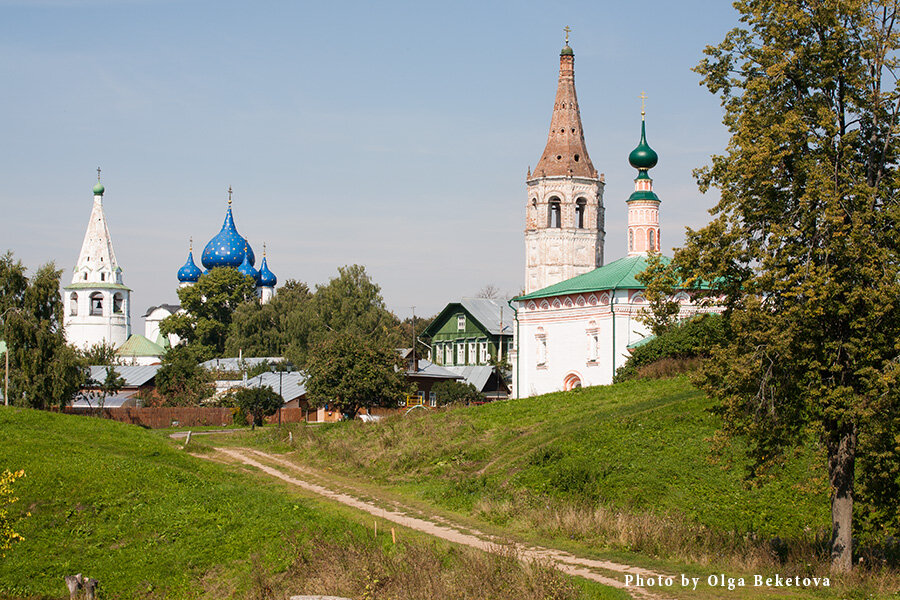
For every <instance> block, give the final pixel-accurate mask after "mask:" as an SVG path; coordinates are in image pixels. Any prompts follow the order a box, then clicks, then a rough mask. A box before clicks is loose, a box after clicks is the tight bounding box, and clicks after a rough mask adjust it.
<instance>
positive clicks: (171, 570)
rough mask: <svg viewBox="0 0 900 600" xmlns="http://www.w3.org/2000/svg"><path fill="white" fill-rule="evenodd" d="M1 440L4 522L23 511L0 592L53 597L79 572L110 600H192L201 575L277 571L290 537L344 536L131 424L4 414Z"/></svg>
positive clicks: (280, 495)
mask: <svg viewBox="0 0 900 600" xmlns="http://www.w3.org/2000/svg"><path fill="white" fill-rule="evenodd" d="M0 431H2V432H3V447H2V450H0V452H2V458H0V468H9V469H11V470H16V469H24V470H25V472H26V477H25V478H24V479H21V480H19V481H18V482H16V484H15V490H16V493H17V496H18V497H19V498H20V501H19V502H18V503H17V504H16V505H14V506H13V511H12V512H13V514H15V513H16V512H18V514H20V515H21V513H22V512H23V511H25V510H27V511H29V512H30V513H31V516H30V517H27V518H25V519H23V520H21V521H20V522H19V524H18V526H17V529H18V530H19V532H20V533H22V535H24V536H25V541H24V542H22V543H19V544H17V545H16V546H15V547H14V548H13V551H12V552H11V553H9V555H8V556H7V557H6V558H4V559H3V560H2V563H0V594H5V595H9V596H14V597H15V596H20V597H27V596H35V595H38V596H53V597H58V596H60V595H61V592H62V591H63V590H64V589H65V588H64V586H63V583H62V577H63V576H64V575H73V574H75V573H78V572H81V573H84V574H85V575H90V576H91V577H95V578H97V579H99V580H100V581H101V582H102V585H103V589H104V594H105V595H106V596H107V597H121V598H130V597H144V596H146V595H158V596H168V597H194V596H200V595H202V591H203V590H202V584H199V583H198V582H200V581H201V580H202V579H203V577H204V576H207V575H209V576H213V577H221V578H224V579H228V580H239V579H240V578H242V577H244V576H246V574H247V573H248V572H249V558H250V556H251V555H257V556H258V557H259V558H258V560H259V561H261V563H262V564H264V565H265V566H266V567H267V568H269V569H275V570H281V569H284V568H286V567H287V565H288V564H289V563H290V561H291V560H292V557H291V556H290V555H289V554H288V553H287V552H286V547H285V545H284V544H283V537H284V536H285V535H286V534H287V533H288V532H290V531H294V530H297V529H301V528H305V527H311V526H323V527H329V528H341V527H344V528H345V527H347V526H348V523H347V522H346V521H344V520H341V519H338V518H335V517H333V516H330V515H328V514H327V513H323V512H321V511H315V510H313V508H312V507H311V505H310V503H309V502H306V501H302V500H297V499H291V498H289V497H288V496H287V495H286V494H285V493H284V492H283V491H281V490H280V489H277V488H276V487H274V486H267V485H265V484H263V483H256V484H254V485H248V481H249V479H248V477H247V476H245V475H240V474H236V473H235V472H233V471H232V470H229V469H227V468H224V467H222V466H220V465H216V464H212V463H206V462H203V461H201V460H198V459H196V458H194V457H191V456H189V455H187V454H185V453H183V452H181V451H179V450H178V449H176V447H175V446H174V445H172V444H169V443H168V442H167V441H166V440H163V439H160V438H159V436H157V435H154V434H153V433H151V432H147V431H144V430H141V429H139V428H136V427H133V426H130V425H125V424H121V423H115V422H111V421H100V420H97V419H92V418H86V417H75V416H66V415H57V414H51V413H46V412H39V411H32V410H20V409H3V410H0ZM211 583H212V582H211ZM215 585H218V584H215ZM238 587H240V585H238Z"/></svg>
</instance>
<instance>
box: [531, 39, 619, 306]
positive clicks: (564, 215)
mask: <svg viewBox="0 0 900 600" xmlns="http://www.w3.org/2000/svg"><path fill="white" fill-rule="evenodd" d="M569 31H570V30H569V28H568V27H566V45H565V47H564V48H563V49H562V51H561V52H560V53H559V84H558V86H557V88H556V101H555V102H554V104H553V116H552V118H551V119H550V133H549V135H548V136H547V145H546V147H545V148H544V153H543V154H542V155H541V159H540V160H539V161H538V163H537V166H535V168H534V171H533V172H532V171H531V170H530V169H529V171H528V176H527V178H526V181H525V185H526V188H527V190H528V204H527V207H526V221H525V293H526V294H528V293H530V292H533V291H535V290H539V289H542V288H545V287H547V286H549V285H553V284H554V283H559V282H560V281H564V280H566V279H569V278H571V277H574V276H576V275H580V274H582V273H586V272H588V271H591V270H593V269H596V268H597V267H599V266H602V265H603V242H604V238H605V235H606V232H605V231H604V209H603V186H604V183H603V176H602V175H599V176H598V175H597V170H596V169H595V168H594V165H593V164H592V163H591V159H590V157H589V156H588V152H587V147H586V146H585V143H584V131H583V130H582V128H581V113H580V111H579V109H578V98H577V96H576V95H575V53H574V52H573V51H572V48H570V47H569Z"/></svg>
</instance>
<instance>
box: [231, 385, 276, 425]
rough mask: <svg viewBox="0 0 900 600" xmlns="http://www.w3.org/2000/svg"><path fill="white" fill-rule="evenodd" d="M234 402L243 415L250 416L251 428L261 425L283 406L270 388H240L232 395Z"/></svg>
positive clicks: (265, 386)
mask: <svg viewBox="0 0 900 600" xmlns="http://www.w3.org/2000/svg"><path fill="white" fill-rule="evenodd" d="M234 401H235V404H237V406H238V408H240V409H241V411H243V413H244V414H245V415H249V416H250V418H251V419H250V423H251V425H252V426H253V427H256V426H257V425H262V424H263V419H265V418H266V417H268V416H270V415H274V414H275V412H276V411H277V410H278V409H279V408H281V407H282V406H284V400H282V398H281V396H280V395H278V393H277V392H276V391H275V390H273V389H272V388H271V387H270V386H268V385H264V386H262V387H255V388H250V387H247V388H241V389H239V390H238V391H236V392H235V393H234Z"/></svg>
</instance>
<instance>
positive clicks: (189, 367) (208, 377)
mask: <svg viewBox="0 0 900 600" xmlns="http://www.w3.org/2000/svg"><path fill="white" fill-rule="evenodd" d="M156 391H157V392H159V394H160V395H161V396H162V397H163V398H164V399H165V404H167V405H169V406H193V405H197V404H199V403H200V402H201V401H202V400H205V399H206V398H209V397H210V396H212V395H213V392H214V391H215V389H214V388H213V381H212V374H211V373H209V372H208V371H207V370H206V369H204V368H203V367H202V366H200V357H199V356H198V350H197V349H196V348H194V347H192V346H190V345H182V346H176V347H174V348H172V349H171V350H169V351H168V352H166V355H165V356H163V359H162V366H161V367H160V368H159V371H157V372H156Z"/></svg>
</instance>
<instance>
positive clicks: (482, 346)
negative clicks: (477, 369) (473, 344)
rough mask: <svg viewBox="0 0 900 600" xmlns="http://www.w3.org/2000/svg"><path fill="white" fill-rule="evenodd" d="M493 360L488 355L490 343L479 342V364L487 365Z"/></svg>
mask: <svg viewBox="0 0 900 600" xmlns="http://www.w3.org/2000/svg"><path fill="white" fill-rule="evenodd" d="M490 360H491V355H490V354H489V353H488V343H487V342H479V343H478V362H480V363H481V364H483V365H485V364H487V363H488V362H490Z"/></svg>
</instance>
